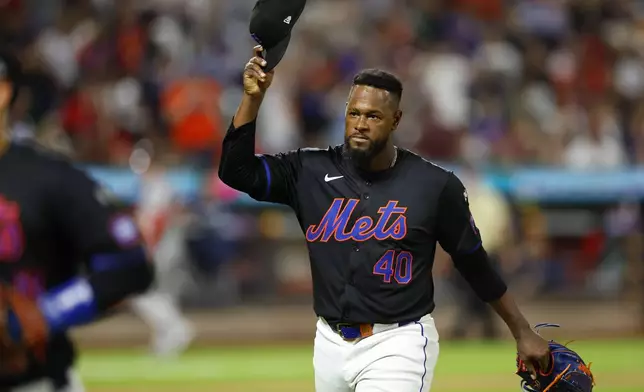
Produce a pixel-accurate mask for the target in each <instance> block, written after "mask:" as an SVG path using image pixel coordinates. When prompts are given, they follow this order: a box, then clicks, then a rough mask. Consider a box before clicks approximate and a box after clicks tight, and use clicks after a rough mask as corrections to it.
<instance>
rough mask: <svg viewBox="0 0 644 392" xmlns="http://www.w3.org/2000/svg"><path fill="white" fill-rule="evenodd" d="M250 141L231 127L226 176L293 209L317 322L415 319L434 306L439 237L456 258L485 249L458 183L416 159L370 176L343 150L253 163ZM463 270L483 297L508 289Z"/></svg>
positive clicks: (407, 155) (406, 155) (400, 160)
mask: <svg viewBox="0 0 644 392" xmlns="http://www.w3.org/2000/svg"><path fill="white" fill-rule="evenodd" d="M254 137H255V124H254V123H250V124H248V125H246V126H244V127H242V128H240V129H237V130H232V129H231V130H230V131H229V133H228V135H227V136H226V140H225V142H224V146H225V148H224V159H223V162H224V163H225V165H224V166H222V168H223V169H222V173H223V174H224V175H223V176H222V178H223V179H224V180H229V182H230V183H231V184H233V185H235V186H237V187H238V188H239V189H241V190H244V191H247V192H248V193H249V194H250V195H251V196H252V197H253V198H255V199H257V200H263V201H270V202H276V203H282V204H287V205H289V206H291V207H292V208H293V209H294V210H295V213H296V214H297V217H298V219H299V222H300V226H301V227H302V230H303V231H304V232H305V237H306V241H307V244H308V248H309V254H310V259H311V269H312V276H313V293H314V308H315V312H316V313H317V314H318V315H319V316H321V317H324V318H325V319H327V320H329V321H343V322H353V323H391V322H400V321H405V320H417V319H419V318H420V317H422V316H423V315H425V314H428V313H431V312H432V311H433V310H434V301H433V294H434V287H433V282H432V271H431V270H432V265H433V260H434V253H435V251H436V241H439V242H440V244H441V246H442V247H443V248H444V249H445V250H446V251H447V252H449V253H450V254H452V255H456V256H457V257H456V259H457V260H458V259H459V258H458V256H459V255H472V254H474V253H483V252H484V251H483V250H482V248H481V239H480V236H479V234H478V230H477V229H476V227H475V225H474V222H473V220H472V217H471V215H470V213H469V208H468V204H467V195H466V193H465V189H464V188H463V185H462V184H461V182H460V181H459V180H458V179H457V178H456V177H455V176H454V175H453V174H452V173H450V172H448V171H446V170H444V169H442V168H440V167H438V166H436V165H433V164H432V163H430V162H428V161H426V160H424V159H422V158H421V157H419V156H418V155H415V154H413V153H411V152H409V151H407V150H405V149H398V154H397V159H396V163H395V165H394V166H393V167H392V168H390V169H388V170H385V171H382V172H377V173H367V172H363V171H361V170H360V169H358V168H357V167H356V166H355V165H354V164H353V162H352V160H351V159H350V158H349V157H348V154H347V153H346V152H345V150H344V148H343V146H337V147H330V148H328V149H324V150H317V149H301V150H298V151H295V152H291V153H286V154H279V155H276V156H262V157H260V158H257V157H255V156H254V154H253V151H254V142H253V140H254ZM228 165H230V167H231V168H233V167H234V171H235V172H237V174H236V175H235V179H234V180H233V179H231V178H229V177H227V176H226V170H227V168H228V167H229V166H228ZM242 171H243V173H242ZM457 265H458V264H457ZM460 267H461V269H468V268H470V269H476V271H475V272H476V274H477V275H479V279H481V280H480V281H482V282H485V284H486V286H481V285H478V286H480V288H479V290H478V291H479V292H480V293H481V294H482V295H483V297H484V298H486V299H488V300H492V299H497V298H499V297H500V296H501V295H502V294H503V293H504V292H505V285H504V284H503V283H502V281H500V278H498V276H497V275H496V274H495V273H494V271H493V270H491V269H489V268H487V266H485V265H483V267H481V266H478V265H477V264H474V263H471V265H462V266H460ZM473 272H474V271H473ZM485 275H489V276H490V279H486V278H487V277H486V276H485ZM490 281H492V282H493V283H494V285H492V286H490V285H489V282H490ZM475 282H476V281H474V283H475ZM475 284H476V283H475Z"/></svg>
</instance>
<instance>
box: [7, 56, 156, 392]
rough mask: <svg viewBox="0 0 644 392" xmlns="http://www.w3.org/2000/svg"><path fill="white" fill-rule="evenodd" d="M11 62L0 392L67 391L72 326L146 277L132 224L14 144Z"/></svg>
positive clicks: (71, 385)
mask: <svg viewBox="0 0 644 392" xmlns="http://www.w3.org/2000/svg"><path fill="white" fill-rule="evenodd" d="M19 81H20V70H19V64H18V63H17V61H16V60H15V58H13V57H12V56H11V55H9V54H6V53H2V54H0V119H1V120H0V121H1V123H0V131H1V132H0V391H2V392H7V391H9V392H18V391H20V392H59V391H68V392H77V391H82V390H83V386H82V384H81V383H80V382H79V380H78V378H77V376H76V375H75V374H74V373H73V371H72V368H73V365H74V360H75V350H74V346H73V344H72V342H71V341H70V339H69V337H68V331H69V330H70V329H72V328H74V327H77V326H80V325H84V324H88V323H91V322H93V321H95V320H97V319H98V318H100V317H102V316H103V315H104V314H105V313H106V311H107V310H108V309H110V308H112V307H113V305H115V304H118V303H120V302H121V301H122V300H124V299H125V298H127V297H128V296H130V295H132V294H135V293H140V292H143V291H144V290H145V289H146V288H147V287H148V286H149V284H150V283H151V281H152V277H153V268H152V265H151V264H150V263H149V262H148V257H147V255H146V253H145V251H144V248H143V247H142V246H141V240H140V236H139V232H138V230H137V227H136V225H135V224H134V222H133V220H132V218H131V217H130V216H128V215H127V214H124V213H121V212H120V211H119V210H117V208H116V207H115V206H114V204H113V203H112V201H113V200H114V199H112V198H111V197H110V195H109V194H108V193H107V192H105V190H103V189H102V188H101V187H100V186H98V185H97V184H96V183H95V182H94V181H93V180H91V179H90V178H89V177H88V176H87V175H86V174H85V173H84V172H82V171H80V170H78V169H76V168H75V167H74V166H73V165H72V164H71V163H70V162H68V161H67V160H65V159H64V158H61V157H58V156H54V155H53V153H51V152H45V151H42V150H40V149H38V148H37V147H34V146H31V145H27V144H15V143H13V142H11V141H10V140H9V137H8V135H7V115H8V108H9V106H10V105H11V104H12V103H13V101H14V100H15V97H16V95H17V90H18V82H19Z"/></svg>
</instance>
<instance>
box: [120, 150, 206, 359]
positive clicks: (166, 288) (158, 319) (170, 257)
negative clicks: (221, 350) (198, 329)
mask: <svg viewBox="0 0 644 392" xmlns="http://www.w3.org/2000/svg"><path fill="white" fill-rule="evenodd" d="M155 159H156V158H155ZM175 197H176V195H175V194H174V192H173V190H172V187H171V186H170V184H169V183H168V181H167V178H166V173H165V168H164V167H163V165H161V164H160V163H159V162H156V161H154V162H153V163H152V165H150V166H149V167H148V168H147V170H146V171H145V173H142V175H141V191H140V196H139V203H138V205H137V209H136V212H135V214H134V216H135V219H136V221H137V223H138V227H139V228H140V230H141V234H142V236H143V238H144V239H145V244H146V246H147V248H148V251H149V252H150V253H151V254H152V255H153V259H154V263H155V271H156V274H155V275H156V278H155V283H154V284H153V285H152V287H151V288H150V290H148V291H147V292H146V293H145V294H143V295H140V296H137V297H135V298H132V300H131V305H132V309H133V310H134V312H135V313H136V314H138V315H139V317H141V318H142V319H143V321H144V322H145V323H146V324H147V325H148V326H149V327H150V328H151V332H152V349H153V352H154V353H155V354H156V355H158V356H161V357H174V356H177V355H179V354H181V353H182V352H183V351H184V350H185V349H186V348H187V347H188V345H189V344H190V342H191V341H192V339H193V338H194V335H195V331H194V328H193V327H192V325H191V323H190V322H189V321H188V320H187V319H186V317H185V316H184V315H183V314H182V312H181V309H180V307H179V297H180V296H181V293H182V291H183V287H184V286H185V285H186V284H188V283H189V277H188V275H189V272H188V268H187V263H188V262H187V255H186V252H185V245H184V243H185V239H184V237H185V234H184V232H185V224H183V223H181V222H180V220H181V217H180V216H179V214H177V213H176V212H175V211H176V210H177V206H176V201H175Z"/></svg>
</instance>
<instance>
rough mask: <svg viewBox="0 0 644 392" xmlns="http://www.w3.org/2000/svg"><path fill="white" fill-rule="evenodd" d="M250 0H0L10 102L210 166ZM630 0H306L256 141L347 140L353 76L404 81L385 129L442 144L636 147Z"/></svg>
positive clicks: (576, 152)
mask: <svg viewBox="0 0 644 392" xmlns="http://www.w3.org/2000/svg"><path fill="white" fill-rule="evenodd" d="M254 3H255V0H48V1H40V0H2V1H0V40H1V42H3V43H6V44H8V45H10V46H11V47H12V48H13V50H14V51H15V52H16V53H17V54H18V55H19V56H20V58H21V59H22V61H23V64H24V66H25V68H26V70H27V73H28V78H27V83H26V86H25V88H24V89H23V91H22V93H21V95H20V104H19V105H18V106H17V107H16V110H15V111H14V113H13V116H12V120H13V130H14V133H15V135H16V136H17V137H37V138H38V139H39V140H43V141H45V142H46V143H49V144H50V145H53V146H56V147H57V148H61V149H65V150H66V151H68V152H69V153H73V154H74V155H75V156H76V157H77V158H78V159H80V160H83V161H87V162H93V163H109V164H112V165H126V164H127V163H128V161H129V159H130V157H131V153H132V148H133V146H134V145H136V143H137V142H138V141H139V140H141V139H148V140H150V141H152V143H153V144H154V146H155V151H156V152H157V153H158V154H160V155H161V156H163V158H162V159H163V160H164V161H165V162H167V163H169V164H176V163H185V164H191V165H197V166H198V167H212V166H213V165H215V164H216V162H217V155H218V149H219V145H220V141H221V138H222V135H223V134H224V132H225V130H226V128H227V126H228V124H229V121H230V118H231V116H232V114H233V112H234V110H235V108H236V103H237V102H238V98H239V94H240V93H241V89H240V80H241V71H242V68H243V65H244V64H245V62H246V61H247V60H248V58H249V57H250V56H251V54H252V51H251V48H252V46H253V45H254V43H253V42H252V40H251V38H250V36H249V33H248V19H249V15H250V10H251V8H252V7H253V5H254ZM642 4H643V3H642V2H638V1H629V0H450V1H446V0H309V1H308V5H307V9H306V10H305V12H304V14H303V16H302V18H301V19H300V21H299V22H298V25H297V27H296V30H295V33H294V36H293V40H292V42H291V46H290V48H289V51H288V53H287V55H286V58H285V59H284V61H283V62H282V64H280V66H279V67H278V69H277V76H276V78H275V83H274V84H273V87H272V89H271V93H270V94H269V95H268V96H267V99H266V103H265V105H264V108H263V110H264V112H265V113H266V114H265V115H263V116H262V118H261V123H260V132H259V134H260V140H259V143H258V144H259V146H258V147H259V148H260V149H261V150H262V151H266V152H274V151H280V150H285V149H290V148H294V147H297V146H301V145H314V146H315V145H317V146H325V145H329V144H336V143H340V142H341V141H342V136H341V134H342V130H343V124H342V121H343V109H344V103H345V101H346V94H347V92H348V88H347V87H348V85H349V83H350V80H351V77H352V76H353V75H354V74H355V73H356V72H357V71H358V70H359V69H361V68H370V67H381V68H385V69H387V70H390V71H393V72H394V73H396V74H397V75H399V76H400V77H401V78H402V79H403V81H404V85H405V92H404V97H403V106H404V108H403V109H404V110H405V118H404V120H403V122H402V125H401V129H400V130H399V132H398V135H397V137H398V143H399V144H400V145H402V146H405V147H409V148H412V149H414V150H416V151H418V152H420V153H421V154H424V155H426V156H428V157H431V158H432V159H435V160H439V161H466V162H470V163H476V164H486V163H489V164H495V165H533V164H538V165H558V166H564V167H570V168H575V169H602V168H607V169H608V168H615V167H620V166H624V165H631V164H637V163H642V162H644V62H643V61H642V60H643V58H642V56H643V55H644V23H643V21H644V19H643V17H644V6H643V5H642Z"/></svg>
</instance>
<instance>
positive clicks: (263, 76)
mask: <svg viewBox="0 0 644 392" xmlns="http://www.w3.org/2000/svg"><path fill="white" fill-rule="evenodd" d="M253 50H254V54H255V55H254V57H253V58H251V59H250V61H249V62H248V63H247V64H246V66H245V67H244V76H243V79H244V94H243V97H242V100H241V102H240V104H239V107H238V108H237V112H236V113H235V117H234V119H233V121H232V123H231V125H230V127H229V128H228V132H227V133H226V136H225V137H224V141H223V149H222V154H221V159H220V162H219V178H220V179H221V180H222V181H223V182H224V183H225V184H226V185H228V186H230V187H232V188H234V189H237V190H238V191H241V192H244V193H247V194H248V195H250V196H251V197H252V198H254V199H256V200H260V201H270V202H275V203H282V204H287V205H291V206H293V202H294V197H293V194H294V188H295V182H296V180H297V175H298V172H299V169H300V167H301V164H300V159H299V153H298V152H291V153H285V154H277V155H256V154H255V131H256V119H257V115H258V113H259V108H260V106H261V104H262V100H263V99H264V94H265V93H266V90H267V89H268V88H269V87H270V85H271V82H272V80H273V73H274V71H271V72H267V73H265V72H264V71H263V70H262V66H263V65H264V64H265V61H264V59H262V57H261V53H262V47H261V46H256V47H255V48H254V49H253Z"/></svg>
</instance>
